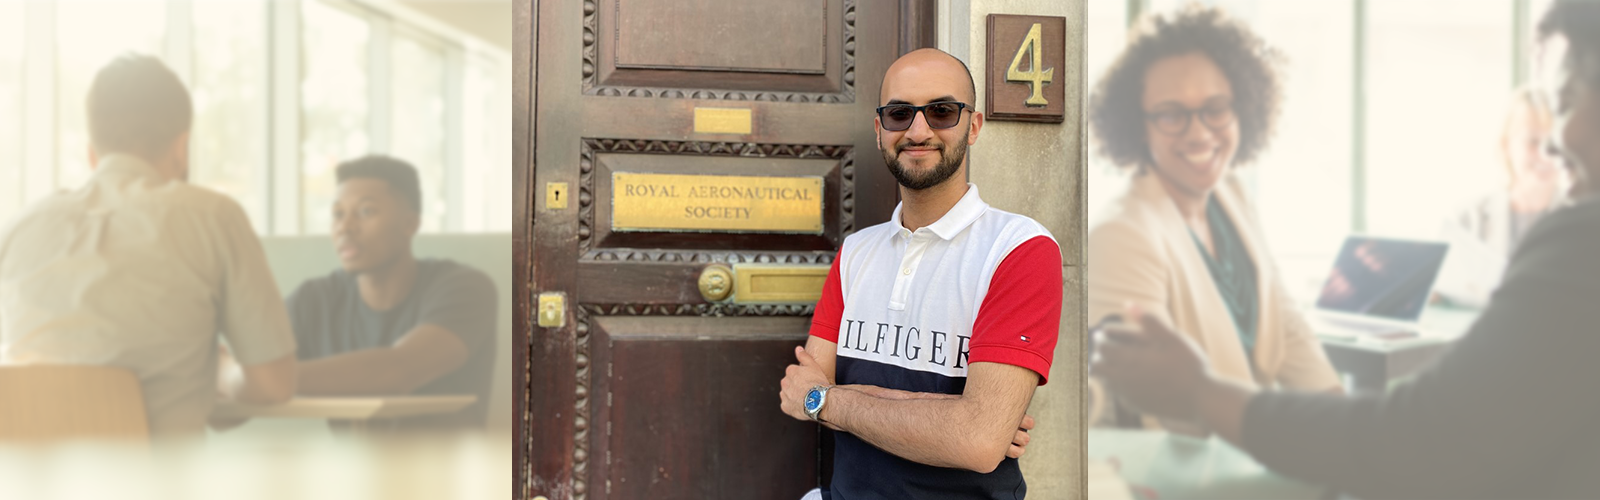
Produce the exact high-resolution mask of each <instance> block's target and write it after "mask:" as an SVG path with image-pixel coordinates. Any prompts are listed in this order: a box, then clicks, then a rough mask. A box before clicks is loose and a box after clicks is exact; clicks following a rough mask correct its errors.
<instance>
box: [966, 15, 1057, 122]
mask: <svg viewBox="0 0 1600 500" xmlns="http://www.w3.org/2000/svg"><path fill="white" fill-rule="evenodd" d="M1066 31H1067V18H1065V17H1060V16H1017V15H1009V14H989V17H988V32H987V33H988V42H987V43H988V48H989V55H988V66H987V67H986V68H985V80H986V82H987V83H985V84H984V93H985V96H986V97H987V98H986V99H985V100H984V103H985V105H986V108H987V110H986V111H985V112H984V118H985V119H988V120H991V121H993V120H1017V121H1031V122H1045V123H1062V122H1063V121H1065V120H1066V104H1067V103H1066V88H1067V85H1068V84H1069V83H1072V82H1071V81H1069V80H1068V79H1067V78H1066V76H1067V74H1066V71H1068V69H1069V68H1067V65H1066V61H1067V58H1066V53H1067V51H1068V49H1067V47H1068V43H1067V33H1066ZM1073 42H1075V43H1073V44H1072V45H1073V46H1074V47H1073V48H1072V50H1074V51H1076V50H1081V47H1079V46H1078V45H1081V44H1079V43H1076V42H1078V41H1077V40H1073Z"/></svg>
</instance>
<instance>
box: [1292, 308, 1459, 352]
mask: <svg viewBox="0 0 1600 500" xmlns="http://www.w3.org/2000/svg"><path fill="white" fill-rule="evenodd" d="M1480 312H1481V311H1478V310H1476V309H1461V308H1454V307H1442V306H1428V307H1427V308H1426V309H1423V311H1422V317H1421V318H1420V319H1419V320H1418V321H1417V322H1418V324H1419V325H1420V326H1421V329H1420V330H1421V331H1420V335H1419V336H1417V337H1413V338H1408V339H1396V340H1383V339H1378V338H1375V337H1366V336H1360V335H1353V336H1349V337H1344V336H1338V335H1322V334H1319V335H1318V337H1319V338H1320V339H1321V340H1322V343H1323V344H1326V345H1339V346H1342V347H1346V348H1349V349H1359V350H1364V351H1372V352H1394V351H1404V350H1407V349H1413V348H1418V347H1428V346H1434V345H1438V344H1448V343H1450V342H1454V341H1455V339H1457V338H1460V337H1461V336H1462V335H1464V334H1466V333H1467V329H1469V328H1471V327H1472V322H1473V321H1477V319H1478V314H1479V313H1480ZM1307 314H1311V313H1310V312H1308V313H1307Z"/></svg>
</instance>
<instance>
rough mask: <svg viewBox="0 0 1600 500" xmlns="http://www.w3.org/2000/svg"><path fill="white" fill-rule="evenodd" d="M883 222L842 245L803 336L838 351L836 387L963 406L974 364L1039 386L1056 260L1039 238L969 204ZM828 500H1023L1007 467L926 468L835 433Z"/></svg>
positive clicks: (1056, 313)
mask: <svg viewBox="0 0 1600 500" xmlns="http://www.w3.org/2000/svg"><path fill="white" fill-rule="evenodd" d="M900 210H901V207H898V206H897V207H895V210H894V215H893V217H891V218H890V220H889V222H886V223H883V224H879V225H876V226H872V227H869V228H866V229H863V230H861V231H859V232H857V233H855V234H853V235H850V236H849V237H847V238H845V242H844V245H843V246H842V247H841V248H840V249H839V255H838V257H837V258H836V259H834V263H833V269H832V270H831V271H830V272H829V273H828V279H827V282H826V285H825V286H824V287H823V294H822V299H821V300H820V301H819V302H818V303H817V308H816V316H815V317H813V319H812V325H811V335H812V336H816V337H819V338H822V339H826V340H829V341H832V342H834V343H836V344H838V358H837V364H836V367H835V373H834V375H835V377H834V378H835V382H836V383H838V384H841V385H844V384H866V385H875V386H879V387H886V388H890V389H899V390H903V391H912V392H929V393H943V394H960V393H961V392H962V390H963V389H964V388H965V387H966V376H967V368H968V367H969V366H971V364H972V363H979V362H994V363H1005V364H1009V365H1016V366H1020V367H1023V368H1027V369H1029V370H1032V371H1033V372H1035V373H1037V374H1039V384H1040V385H1043V384H1044V383H1045V382H1047V381H1048V378H1049V374H1050V362H1051V360H1052V358H1053V353H1054V352H1055V345H1056V335H1057V331H1058V330H1059V328H1060V321H1061V319H1060V318H1061V287H1062V282H1061V250H1060V247H1059V246H1058V245H1057V244H1056V241H1055V238H1054V237H1052V236H1051V235H1050V232H1049V231H1047V230H1046V229H1045V228H1044V226H1042V225H1040V224H1039V223H1038V222H1035V221H1034V220H1033V219H1029V218H1027V217H1024V216H1021V215H1017V214H1012V213H1008V212H1004V211H1001V210H996V209H994V208H991V207H990V206H989V205H988V204H986V203H984V202H983V200H982V199H981V198H979V197H978V188H977V186H973V185H971V184H968V185H967V192H966V194H965V195H964V196H962V198H961V200H960V201H959V202H957V203H956V205H955V206H954V207H953V208H951V209H950V211H949V212H948V213H946V214H945V215H944V217H942V218H940V219H939V220H938V221H936V222H934V223H933V224H930V225H928V226H927V227H923V228H919V229H917V230H916V231H911V230H908V229H906V228H905V227H904V226H903V225H902V224H901V222H900ZM835 436H836V438H837V441H836V447H835V453H834V476H833V484H832V485H831V488H830V490H831V491H830V494H831V495H830V496H831V498H833V499H835V500H837V499H845V500H854V499H858V498H1021V496H1022V495H1023V494H1024V493H1025V492H1026V484H1025V483H1024V482H1023V479H1022V472H1021V470H1020V469H1019V468H1018V467H1017V461H1016V460H1015V459H1010V458H1007V459H1005V461H1003V462H1002V463H1001V464H1000V466H999V467H998V468H996V469H995V471H994V472H991V473H989V474H979V473H977V472H973V471H968V470H962V469H951V468H942V467H934V466H929V465H923V464H919V463H916V462H912V461H909V460H906V459H903V458H900V457H897V456H895V455H892V454H889V453H888V452H885V451H883V450H881V449H878V448H877V447H875V446H873V445H871V444H869V443H867V442H865V441H862V440H861V439H860V438H857V437H855V436H854V435H851V434H848V433H836V434H835Z"/></svg>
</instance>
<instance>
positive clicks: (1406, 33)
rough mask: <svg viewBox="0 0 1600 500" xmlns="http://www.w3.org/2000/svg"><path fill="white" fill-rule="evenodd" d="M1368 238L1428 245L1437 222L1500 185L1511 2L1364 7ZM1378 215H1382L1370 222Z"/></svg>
mask: <svg viewBox="0 0 1600 500" xmlns="http://www.w3.org/2000/svg"><path fill="white" fill-rule="evenodd" d="M1368 5H1369V7H1368V8H1369V9H1370V10H1369V12H1368V15H1369V16H1370V20H1369V27H1368V33H1369V37H1370V42H1369V43H1368V45H1367V53H1366V54H1365V57H1366V60H1367V66H1368V70H1367V120H1366V142H1367V156H1366V162H1365V163H1366V178H1367V183H1366V186H1365V189H1366V200H1367V214H1368V217H1367V220H1366V226H1367V229H1368V232H1371V233H1375V234H1387V235H1395V236H1404V237H1411V238H1436V237H1437V236H1438V232H1439V229H1440V225H1441V221H1442V220H1443V218H1444V216H1445V215H1446V214H1448V213H1449V212H1450V211H1452V209H1453V208H1455V207H1456V206H1459V205H1460V204H1461V203H1463V202H1464V201H1465V198H1467V197H1469V196H1472V195H1479V194H1482V193H1485V192H1488V191H1489V190H1491V189H1495V188H1497V187H1499V186H1502V185H1503V182H1504V181H1503V180H1500V179H1499V178H1498V176H1499V174H1500V172H1501V171H1503V170H1504V166H1503V165H1501V163H1500V159H1499V158H1500V155H1499V153H1498V151H1499V150H1498V145H1497V143H1498V140H1499V128H1500V124H1501V123H1502V120H1503V118H1504V115H1505V108H1506V104H1505V103H1507V102H1508V96H1509V94H1510V92H1511V89H1512V84H1513V76H1512V68H1513V66H1512V54H1511V49H1512V42H1513V40H1514V38H1513V37H1512V23H1511V22H1509V21H1510V19H1511V18H1512V17H1513V16H1512V13H1513V11H1512V3H1511V2H1494V1H1483V0H1478V1H1470V2H1463V1H1459V0H1383V1H1381V2H1369V3H1368ZM1379 214H1381V216H1379Z"/></svg>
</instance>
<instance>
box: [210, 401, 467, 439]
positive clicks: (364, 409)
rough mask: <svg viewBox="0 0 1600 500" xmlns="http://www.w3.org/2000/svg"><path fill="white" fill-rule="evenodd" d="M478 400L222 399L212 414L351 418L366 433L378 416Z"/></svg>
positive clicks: (352, 426) (434, 410) (430, 411)
mask: <svg viewBox="0 0 1600 500" xmlns="http://www.w3.org/2000/svg"><path fill="white" fill-rule="evenodd" d="M477 401H478V396H476V395H472V394H457V395H443V396H379V397H341V398H305V397H300V398H294V399H291V400H289V402H287V403H284V404H280V405H268V406H258V405H248V404H241V403H238V402H234V401H218V402H217V406H216V408H215V409H213V410H212V411H211V416H212V418H220V419H249V418H263V417H277V418H318V419H327V420H338V421H343V422H347V423H348V425H349V430H350V431H351V433H353V434H358V435H361V434H365V433H366V429H367V423H369V422H372V421H373V420H378V419H388V418H400V417H411V416H417V415H434V414H440V413H450V412H453V411H456V410H460V409H462V408H465V407H467V405H470V404H472V403H474V402H477Z"/></svg>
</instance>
